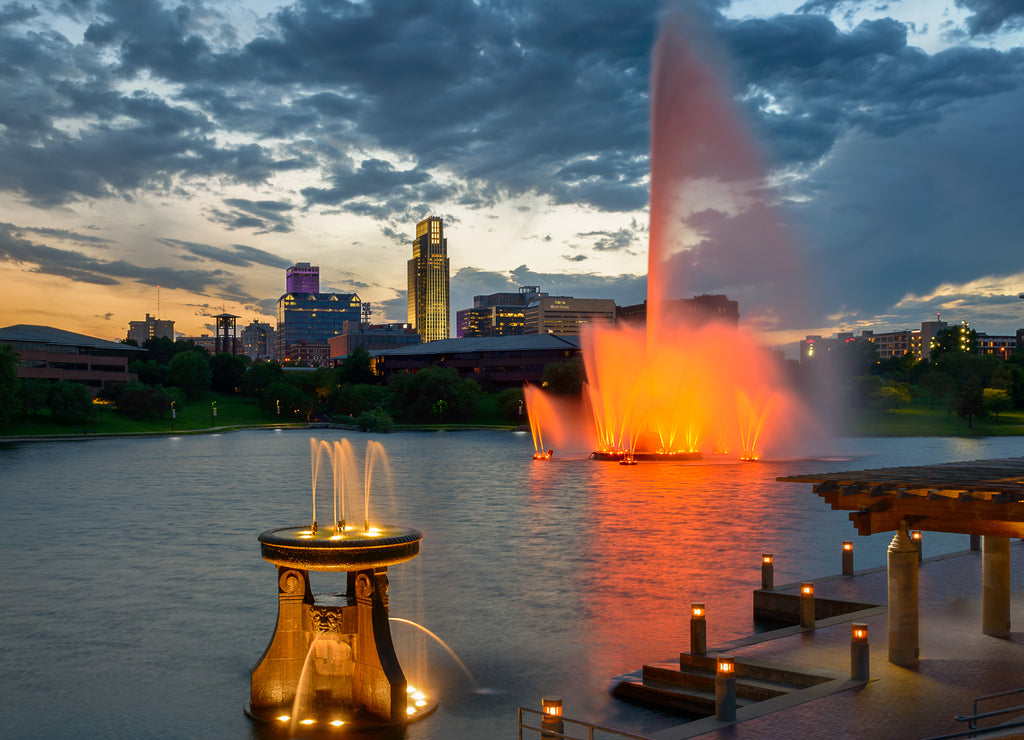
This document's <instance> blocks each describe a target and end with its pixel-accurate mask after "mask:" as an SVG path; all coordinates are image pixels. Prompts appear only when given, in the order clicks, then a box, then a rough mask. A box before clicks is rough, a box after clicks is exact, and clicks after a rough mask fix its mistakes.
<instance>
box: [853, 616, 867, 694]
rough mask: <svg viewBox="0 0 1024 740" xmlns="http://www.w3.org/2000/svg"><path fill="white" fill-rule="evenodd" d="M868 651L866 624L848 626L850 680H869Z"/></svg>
mask: <svg viewBox="0 0 1024 740" xmlns="http://www.w3.org/2000/svg"><path fill="white" fill-rule="evenodd" d="M870 649H871V648H870V647H869V646H868V626H867V624H865V623H864V622H854V623H853V624H852V625H850V678H852V679H853V680H854V681H865V682H866V681H869V680H871V656H870V652H869V651H870Z"/></svg>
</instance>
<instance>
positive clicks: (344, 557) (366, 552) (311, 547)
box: [259, 525, 423, 571]
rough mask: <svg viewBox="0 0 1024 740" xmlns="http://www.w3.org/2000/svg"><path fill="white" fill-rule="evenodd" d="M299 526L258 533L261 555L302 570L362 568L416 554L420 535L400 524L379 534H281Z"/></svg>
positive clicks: (376, 565)
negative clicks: (311, 535)
mask: <svg viewBox="0 0 1024 740" xmlns="http://www.w3.org/2000/svg"><path fill="white" fill-rule="evenodd" d="M303 529H304V528H303V527H302V526H301V525H300V526H296V527H281V528H279V529H268V530H266V531H265V532H262V533H260V536H259V541H260V551H261V554H262V555H263V559H264V560H267V561H269V562H271V563H274V564H275V565H284V566H288V567H293V568H302V569H304V570H326V571H352V570H363V569H366V568H374V567H385V566H388V565H396V564H398V563H404V562H405V561H407V560H412V559H413V558H414V557H416V556H417V555H419V552H420V540H422V539H423V535H422V534H420V533H419V532H417V531H416V530H415V529H400V528H388V529H389V530H391V531H393V532H394V534H389V535H385V536H380V537H372V538H371V537H360V536H358V535H357V536H347V537H344V538H342V539H338V540H331V539H326V538H301V537H295V536H289V534H282V533H284V532H287V533H294V532H297V531H302V530H303ZM306 531H308V528H306ZM322 531H323V530H322ZM327 531H329V530H327Z"/></svg>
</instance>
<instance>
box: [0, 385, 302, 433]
mask: <svg viewBox="0 0 1024 740" xmlns="http://www.w3.org/2000/svg"><path fill="white" fill-rule="evenodd" d="M214 402H216V404H217V416H216V417H214V416H213V414H212V409H213V406H212V404H213V403H214ZM97 409H98V411H99V414H98V416H97V417H96V418H95V419H93V420H92V421H89V422H78V423H75V424H61V423H59V422H56V421H52V420H51V419H50V418H49V416H48V415H42V416H39V417H36V418H30V419H25V420H19V421H15V422H13V423H11V424H10V425H8V426H7V427H5V428H4V429H3V430H2V431H0V436H19V437H21V436H44V437H49V436H63V435H68V434H82V433H89V434H152V433H164V434H166V433H168V432H170V431H172V421H171V417H170V415H167V416H165V417H164V418H162V419H159V418H158V419H154V420H152V421H149V420H141V421H135V420H134V419H130V418H129V417H127V416H124V415H122V414H118V413H116V412H115V411H114V410H113V409H111V408H110V407H108V406H98V407H97ZM284 421H289V420H284ZM276 423H277V420H276V419H275V418H273V417H268V416H267V415H266V414H264V413H263V412H262V411H260V409H259V407H258V406H257V405H256V402H255V400H253V399H252V398H247V397H242V396H227V395H224V394H221V393H213V392H209V393H207V394H205V395H204V396H203V397H202V398H199V399H196V400H194V401H186V402H185V403H184V404H179V407H178V409H177V418H176V419H174V421H173V431H174V432H189V431H197V430H202V429H209V428H211V427H240V426H260V425H274V424H276Z"/></svg>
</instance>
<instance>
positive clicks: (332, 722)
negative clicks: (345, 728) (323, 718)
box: [331, 719, 345, 727]
mask: <svg viewBox="0 0 1024 740" xmlns="http://www.w3.org/2000/svg"><path fill="white" fill-rule="evenodd" d="M331 724H332V725H334V726H335V727H341V726H342V725H343V724H345V722H344V720H340V719H335V720H331Z"/></svg>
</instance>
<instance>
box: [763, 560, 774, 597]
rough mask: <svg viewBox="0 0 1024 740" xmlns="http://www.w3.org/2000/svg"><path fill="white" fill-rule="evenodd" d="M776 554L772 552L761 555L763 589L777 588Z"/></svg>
mask: <svg viewBox="0 0 1024 740" xmlns="http://www.w3.org/2000/svg"><path fill="white" fill-rule="evenodd" d="M774 561H775V556H774V555H772V554H771V553H770V552H766V553H764V554H762V555H761V590H762V591H771V590H772V589H774V588H775V565H774V564H773V563H774Z"/></svg>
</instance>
